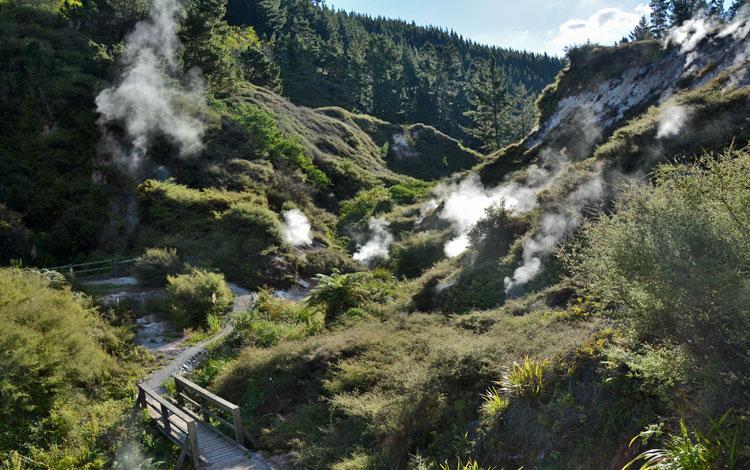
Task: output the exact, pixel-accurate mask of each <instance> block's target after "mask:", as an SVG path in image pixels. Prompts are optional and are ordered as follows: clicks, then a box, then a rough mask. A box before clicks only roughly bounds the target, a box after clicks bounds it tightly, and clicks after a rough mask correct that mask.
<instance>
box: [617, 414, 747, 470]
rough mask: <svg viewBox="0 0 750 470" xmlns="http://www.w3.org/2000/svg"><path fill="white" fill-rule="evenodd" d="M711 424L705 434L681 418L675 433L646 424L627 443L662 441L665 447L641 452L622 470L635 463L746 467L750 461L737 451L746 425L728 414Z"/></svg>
mask: <svg viewBox="0 0 750 470" xmlns="http://www.w3.org/2000/svg"><path fill="white" fill-rule="evenodd" d="M710 427H711V429H710V431H709V432H708V433H707V434H703V433H701V432H699V431H692V430H690V429H689V428H688V426H687V424H686V423H685V420H684V419H682V420H680V429H679V432H678V433H676V434H669V435H667V436H663V435H662V434H663V431H662V427H661V426H649V428H647V429H646V430H645V431H644V432H642V433H640V434H639V435H638V436H636V437H635V438H634V439H633V440H632V441H630V445H631V446H632V445H633V444H634V443H635V442H636V441H638V440H640V441H642V442H643V444H649V443H650V442H651V441H654V440H662V441H663V442H664V447H663V448H660V449H650V450H646V451H644V452H642V453H641V454H639V455H638V456H637V457H636V458H635V459H633V460H632V461H630V462H629V463H628V464H627V465H625V466H624V467H623V470H628V469H629V468H636V467H635V465H636V464H637V463H640V464H641V465H640V467H639V468H640V469H641V470H648V469H678V470H705V469H712V468H726V469H728V470H734V469H735V468H746V465H747V464H748V463H749V462H748V461H747V455H743V453H742V452H741V451H740V446H741V445H742V444H741V441H740V439H741V438H743V433H744V432H745V427H746V425H745V424H743V423H741V422H740V423H738V422H736V421H735V420H733V419H731V418H730V416H729V415H724V416H723V417H722V418H721V419H719V420H711V426H710Z"/></svg>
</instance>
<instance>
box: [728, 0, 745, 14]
mask: <svg viewBox="0 0 750 470" xmlns="http://www.w3.org/2000/svg"><path fill="white" fill-rule="evenodd" d="M746 5H747V0H734V2H733V3H732V5H731V6H730V7H729V10H728V11H727V15H728V16H729V18H734V17H736V16H737V14H738V13H739V12H740V10H741V9H743V7H745V6H746ZM745 9H746V10H747V8H745Z"/></svg>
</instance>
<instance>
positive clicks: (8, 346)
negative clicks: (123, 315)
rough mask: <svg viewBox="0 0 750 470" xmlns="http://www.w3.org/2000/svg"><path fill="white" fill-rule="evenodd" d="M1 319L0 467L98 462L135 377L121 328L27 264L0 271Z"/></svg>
mask: <svg viewBox="0 0 750 470" xmlns="http://www.w3.org/2000/svg"><path fill="white" fill-rule="evenodd" d="M0 318H2V321H3V327H2V328H0V371H2V372H1V373H0V466H2V468H26V467H27V466H29V464H30V462H33V465H32V466H33V467H34V468H37V467H38V468H55V469H57V468H87V469H103V468H106V467H107V462H108V460H109V458H110V456H111V455H112V453H113V448H114V447H116V445H117V440H118V439H119V438H120V436H121V433H122V431H123V429H122V426H123V422H124V420H125V418H126V416H127V412H128V411H129V410H130V407H131V404H130V400H132V396H133V385H134V384H133V381H134V377H136V376H138V375H139V374H140V373H141V370H140V366H139V365H138V364H136V363H135V362H134V360H135V359H138V358H139V356H141V353H140V352H139V350H137V349H135V348H134V347H133V346H132V342H131V339H130V337H129V336H128V334H127V332H126V330H125V329H117V328H113V327H111V326H109V325H108V324H107V323H105V322H104V321H103V320H101V318H100V317H99V316H98V312H97V311H96V309H95V308H93V306H92V303H91V302H90V300H89V299H88V298H87V297H85V296H83V295H82V294H80V293H76V292H73V291H72V290H71V288H70V286H69V285H68V284H67V283H66V282H65V281H64V278H63V277H62V276H60V275H58V274H57V273H54V272H40V271H33V270H22V269H0ZM13 462H16V463H17V465H16V466H15V467H14V466H13ZM8 465H10V466H8Z"/></svg>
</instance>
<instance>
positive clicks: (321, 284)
mask: <svg viewBox="0 0 750 470" xmlns="http://www.w3.org/2000/svg"><path fill="white" fill-rule="evenodd" d="M365 276H366V274H365V273H350V274H341V273H339V272H333V273H332V274H331V275H330V276H327V275H325V274H319V275H317V276H316V277H315V281H316V285H315V287H314V288H313V290H312V291H311V292H310V296H309V297H308V298H307V304H308V305H310V306H313V307H314V306H323V307H324V308H325V310H326V323H331V322H333V321H334V320H335V319H336V318H337V317H339V316H340V315H341V314H343V313H344V312H346V311H347V310H349V309H350V308H354V307H359V306H360V305H361V304H362V303H363V302H365V300H367V292H366V291H365V289H364V281H365Z"/></svg>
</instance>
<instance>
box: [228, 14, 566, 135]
mask: <svg viewBox="0 0 750 470" xmlns="http://www.w3.org/2000/svg"><path fill="white" fill-rule="evenodd" d="M227 21H228V22H229V23H230V24H233V25H251V26H252V27H253V28H254V29H255V30H256V31H258V33H259V34H260V35H261V36H262V37H264V38H267V39H268V40H269V42H270V44H271V46H269V47H268V48H267V49H268V50H270V52H271V54H272V56H273V58H274V61H275V62H277V63H278V64H279V67H280V69H281V88H282V90H283V94H284V95H285V96H288V97H289V98H290V99H291V100H292V101H293V102H294V103H296V104H302V105H306V106H312V107H321V106H339V107H342V108H345V109H347V110H350V111H353V112H357V113H365V114H371V115H373V116H376V117H378V118H380V119H384V120H386V121H390V122H395V123H400V124H404V123H414V122H421V123H425V124H428V125H431V126H434V127H436V128H437V129H440V130H441V131H443V132H445V133H446V134H448V135H451V136H453V137H455V138H457V139H459V140H461V141H462V142H464V143H465V144H466V145H468V146H472V147H475V148H477V147H478V146H479V144H480V143H479V142H478V141H477V140H476V139H475V138H473V137H472V136H471V135H470V134H469V133H467V132H466V131H465V130H464V129H463V128H462V126H463V127H467V126H471V125H472V122H471V120H470V119H469V118H467V116H466V115H465V113H466V112H468V111H470V110H471V99H472V98H471V95H472V90H471V87H472V80H474V77H475V75H474V74H475V72H476V71H477V70H478V64H479V63H488V62H489V61H490V59H491V58H494V59H495V60H496V62H497V64H498V66H499V68H500V69H502V71H503V73H504V75H505V76H506V77H507V79H508V81H509V82H510V84H511V85H523V86H524V87H525V89H526V90H528V91H530V92H531V93H533V94H534V95H536V94H537V93H539V92H540V91H541V90H542V88H544V87H545V86H546V85H547V84H548V83H550V82H551V81H552V80H553V78H554V77H555V75H556V74H557V72H558V71H559V70H560V69H561V68H562V66H563V61H562V60H560V59H559V58H556V57H551V56H548V55H547V54H533V53H529V52H525V51H516V50H512V49H503V48H497V47H488V46H485V45H481V44H477V43H475V42H473V41H471V40H468V39H466V38H463V37H461V36H459V35H458V34H456V33H455V32H452V31H447V30H443V29H440V28H437V27H422V26H417V25H415V24H412V23H408V22H405V21H398V20H392V19H387V18H371V17H368V16H364V15H359V14H356V13H346V12H343V11H336V10H334V9H332V8H330V7H328V6H327V5H326V3H325V2H309V1H306V0H231V1H229V2H228V4H227Z"/></svg>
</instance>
